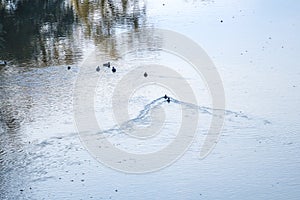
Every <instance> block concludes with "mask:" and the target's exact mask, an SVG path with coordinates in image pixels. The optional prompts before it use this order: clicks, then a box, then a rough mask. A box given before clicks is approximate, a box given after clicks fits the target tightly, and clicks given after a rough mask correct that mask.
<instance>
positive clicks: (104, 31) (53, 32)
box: [0, 0, 146, 66]
mask: <svg viewBox="0 0 300 200" xmlns="http://www.w3.org/2000/svg"><path fill="white" fill-rule="evenodd" d="M145 10H146V6H145V3H144V2H141V1H138V0H94V1H89V0H39V1H31V0H0V49H1V51H0V59H7V60H10V61H12V62H13V63H16V64H19V65H23V66H26V65H31V66H49V65H64V64H73V63H76V62H77V61H78V59H80V58H81V56H82V53H83V50H84V48H85V47H84V43H85V42H84V41H85V40H88V41H93V43H94V45H96V46H97V45H98V44H100V43H101V42H102V41H103V40H104V39H105V38H108V37H110V36H111V35H113V34H115V33H116V30H117V29H118V28H120V29H126V30H128V29H129V30H132V29H133V30H137V29H139V28H140V27H141V26H142V25H143V23H145V20H146V11H145ZM82 33H83V34H82ZM81 35H82V36H81ZM102 48H103V46H102ZM103 49H104V50H105V51H106V52H107V53H109V54H112V55H114V54H115V47H114V45H113V44H107V48H103Z"/></svg>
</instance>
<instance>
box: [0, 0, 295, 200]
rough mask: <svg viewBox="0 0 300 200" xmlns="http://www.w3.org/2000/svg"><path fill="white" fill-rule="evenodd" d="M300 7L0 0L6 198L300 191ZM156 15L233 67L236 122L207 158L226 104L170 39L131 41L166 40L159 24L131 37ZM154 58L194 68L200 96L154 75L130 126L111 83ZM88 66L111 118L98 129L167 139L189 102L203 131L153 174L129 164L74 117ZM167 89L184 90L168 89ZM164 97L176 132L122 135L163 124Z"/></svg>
mask: <svg viewBox="0 0 300 200" xmlns="http://www.w3.org/2000/svg"><path fill="white" fill-rule="evenodd" d="M299 8H300V3H297V2H293V1H275V2H274V1H238V0H228V1H221V2H217V1H184V0H176V1H174V0H172V1H171V0H165V1H156V0H153V1H135V0H126V1H125V0H120V1H106V0H103V1H85V0H83V1H63V0H57V1H34V2H33V1H32V2H31V1H21V0H20V1H5V0H4V1H0V60H6V61H7V62H8V64H7V65H6V66H0V100H1V104H0V199H89V198H91V199H298V198H299V196H300V192H299V191H300V172H299V170H298V169H299V167H300V137H299V135H298V133H299V131H300V124H299V122H298V121H299V120H298V119H299V113H300V109H299V100H300V95H299V94H300V91H299V88H300V81H299V80H300V66H299V62H298V60H297V57H298V52H299V51H300V40H299V39H298V37H299V35H300V27H299V19H300V18H299V13H298V10H299ZM146 28H152V29H155V28H166V29H169V30H172V31H176V32H179V33H181V34H184V35H186V36H187V37H189V38H191V39H192V40H194V41H195V42H197V43H198V44H199V45H201V46H202V47H203V48H204V50H205V51H206V52H207V54H208V55H209V56H210V57H211V59H212V60H213V62H214V63H215V65H216V67H217V69H218V71H219V73H220V75H221V78H222V80H223V84H224V89H225V94H226V112H225V122H224V127H223V130H222V133H221V136H220V138H219V141H218V143H217V145H216V146H215V148H214V150H213V151H212V152H211V154H210V155H209V156H207V157H206V158H205V159H203V160H201V159H199V153H200V150H201V145H202V143H203V140H204V138H205V135H206V134H207V130H208V126H209V122H210V120H211V117H212V111H213V110H212V107H211V99H210V97H209V91H208V90H207V88H206V86H205V84H204V83H203V81H202V80H201V77H198V76H197V75H195V74H194V73H193V71H190V66H189V64H188V63H186V62H183V61H181V60H180V59H179V58H178V57H177V58H176V57H175V56H174V55H169V54H167V53H166V52H160V51H151V50H149V51H146V52H143V51H137V52H132V53H130V54H127V55H126V56H124V55H122V53H123V52H121V51H120V49H121V47H124V46H130V45H136V44H138V45H142V46H144V47H147V46H158V47H159V46H160V45H161V43H162V41H160V40H159V39H157V38H152V37H151V34H152V33H151V32H148V33H147V34H146V33H145V34H144V37H133V38H131V39H128V38H125V39H124V38H120V37H117V36H118V34H120V33H124V32H126V31H135V32H143V30H145V29H146ZM147 30H148V29H147ZM91 50H94V51H96V52H98V53H99V54H101V55H102V56H103V57H105V58H107V59H109V60H110V61H111V62H112V64H113V65H114V66H116V67H117V73H112V72H111V69H108V68H102V66H101V71H100V72H99V73H98V72H97V71H96V66H94V68H93V69H92V70H91V73H90V72H89V71H87V72H85V73H83V72H82V71H80V63H81V62H82V61H83V60H84V59H85V58H86V57H87V56H88V55H89V53H90V52H91ZM109 60H106V61H109ZM153 61H155V62H158V63H161V64H164V65H168V66H172V67H173V68H174V69H178V70H179V71H181V73H182V74H183V76H184V78H185V79H186V80H188V81H189V83H190V84H191V85H192V86H193V87H195V88H194V89H195V90H196V91H197V92H196V96H197V97H198V99H200V100H199V104H200V105H194V104H190V102H184V101H181V100H180V99H177V98H176V95H172V94H171V92H170V91H168V90H167V88H160V89H157V88H155V87H154V86H150V87H146V88H143V89H142V90H137V91H136V92H135V93H134V95H133V96H132V99H131V101H130V102H129V108H128V109H129V115H130V118H131V120H129V121H125V122H124V123H123V125H122V126H121V127H117V126H116V123H115V121H114V117H113V113H112V102H111V97H112V92H111V91H112V90H113V88H114V87H115V86H116V84H117V83H118V81H119V80H120V79H121V78H122V77H123V76H124V75H125V74H126V72H127V71H128V70H131V69H133V68H134V67H137V66H140V65H143V64H148V63H151V62H153ZM100 64H102V63H100ZM100 64H99V65H100ZM68 66H70V67H71V68H70V70H68V68H67V67H68ZM79 73H83V76H84V77H85V80H86V81H87V83H88V82H92V81H95V82H97V88H96V90H95V108H94V109H95V116H96V118H97V121H98V122H99V124H101V126H102V128H103V130H102V131H98V132H91V134H96V135H98V136H99V139H101V138H102V137H103V136H107V137H108V138H109V140H110V141H111V143H112V144H113V145H114V146H116V147H118V148H120V149H123V150H126V151H129V152H135V151H138V152H143V153H149V152H153V151H156V150H157V149H161V148H163V147H164V146H165V145H167V144H169V143H170V141H172V139H174V137H176V134H174V132H175V131H176V130H177V129H178V127H179V126H180V119H178V116H179V115H180V113H181V111H180V109H190V110H191V111H193V112H196V111H197V112H198V113H199V127H198V132H197V135H196V137H195V140H194V142H193V143H192V145H191V146H190V147H189V148H188V151H187V152H186V153H185V154H184V155H183V156H182V157H181V158H180V159H178V160H177V161H176V162H175V163H173V164H172V165H170V166H168V167H166V168H164V169H162V170H159V171H156V172H152V173H145V174H126V173H122V172H119V171H115V170H113V169H111V168H108V167H106V166H105V165H103V164H102V163H99V162H98V161H97V160H95V159H94V158H93V156H92V155H91V154H89V152H88V151H87V150H86V149H85V148H84V145H83V144H82V143H81V141H80V137H79V135H78V133H77V130H76V125H75V122H74V121H75V119H74V107H73V103H74V99H73V92H74V86H75V82H76V80H77V77H78V75H79ZM149 76H151V73H149ZM99 77H101V78H99ZM166 78H170V77H166ZM167 92H169V93H170V94H171V96H172V98H171V102H170V103H167V102H166V100H165V99H164V98H161V97H162V96H163V95H164V94H165V93H167ZM158 106H159V107H161V108H163V109H164V110H165V111H166V113H167V114H166V119H167V121H166V123H165V126H164V127H163V130H164V131H163V133H164V134H162V135H159V136H157V137H153V138H151V139H150V140H138V141H136V140H132V139H130V138H128V137H127V136H126V135H125V134H121V133H122V132H126V130H128V129H130V128H131V127H132V126H133V125H141V126H146V125H148V124H149V123H151V119H150V116H151V113H153V112H155V110H156V108H157V107H158ZM124 162H125V161H124Z"/></svg>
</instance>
